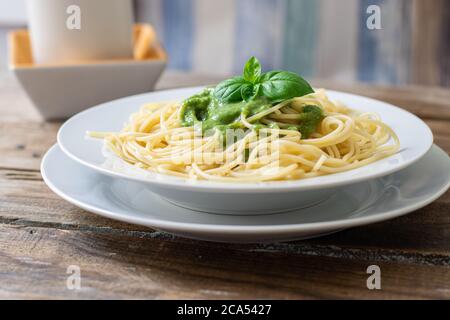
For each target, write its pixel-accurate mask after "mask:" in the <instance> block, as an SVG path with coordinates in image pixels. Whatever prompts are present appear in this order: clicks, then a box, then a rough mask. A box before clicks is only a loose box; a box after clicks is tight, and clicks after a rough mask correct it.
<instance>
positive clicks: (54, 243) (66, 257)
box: [0, 225, 450, 299]
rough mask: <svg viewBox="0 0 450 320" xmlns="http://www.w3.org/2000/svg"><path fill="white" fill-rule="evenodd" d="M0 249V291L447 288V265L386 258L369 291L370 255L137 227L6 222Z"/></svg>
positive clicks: (161, 294)
mask: <svg viewBox="0 0 450 320" xmlns="http://www.w3.org/2000/svg"><path fill="white" fill-rule="evenodd" d="M19 241H20V243H21V245H20V246H17V245H16V244H17V242H19ZM0 252H1V253H0V268H1V270H2V284H1V286H0V298H9V297H11V296H14V297H18V298H84V299H87V298H119V299H122V298H158V299H167V298H180V297H183V298H190V299H248V298H252V299H264V298H267V297H271V298H275V299H315V298H355V297H358V298H366V299H376V298H425V299H428V298H449V297H450V268H448V267H428V266H422V265H410V264H398V263H381V264H379V266H380V268H381V270H382V291H369V290H367V288H366V280H367V277H368V276H367V274H366V269H367V267H368V266H369V265H370V264H371V263H370V261H358V260H345V259H336V258H331V257H319V256H304V255H302V254H301V252H299V253H298V254H292V253H289V254H287V253H282V252H281V253H280V252H274V251H273V252H270V251H267V250H253V251H248V250H245V248H244V249H242V246H233V245H223V244H211V243H204V242H195V241H188V240H183V241H178V240H176V239H175V240H169V241H167V240H160V239H155V238H147V237H141V236H139V235H133V234H125V235H114V236H111V235H109V234H104V233H96V232H80V231H67V230H58V229H54V228H35V227H20V228H11V227H10V226H6V227H5V226H3V225H0ZM218 252H220V254H218ZM69 265H77V266H79V267H80V268H81V277H82V278H81V286H82V288H81V290H80V291H70V290H67V288H66V279H67V274H66V270H67V267H68V266H69ZM410 288H414V290H411V289H410Z"/></svg>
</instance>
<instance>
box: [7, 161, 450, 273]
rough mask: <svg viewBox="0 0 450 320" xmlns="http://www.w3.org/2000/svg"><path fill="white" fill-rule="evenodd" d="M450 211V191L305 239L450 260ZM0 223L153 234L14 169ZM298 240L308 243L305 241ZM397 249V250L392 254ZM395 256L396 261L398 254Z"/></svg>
mask: <svg viewBox="0 0 450 320" xmlns="http://www.w3.org/2000/svg"><path fill="white" fill-rule="evenodd" d="M449 211H450V192H447V193H446V194H445V195H444V196H443V197H441V198H440V199H439V200H438V201H436V202H435V203H433V204H431V205H430V206H428V207H426V208H424V209H422V210H419V211H417V212H415V213H413V214H410V215H408V216H405V217H402V218H398V219H395V220H393V221H387V222H384V223H380V224H375V225H370V226H365V227H360V228H356V229H352V230H348V231H345V232H342V233H338V234H336V235H332V236H329V237H326V238H323V239H316V240H309V241H307V242H306V243H307V244H308V245H317V246H318V247H317V248H316V250H319V249H323V248H328V247H329V246H333V247H332V248H333V250H331V251H330V254H333V255H335V256H341V257H348V256H351V255H352V253H351V252H352V250H353V249H355V248H356V249H358V250H363V249H364V250H373V249H375V248H376V249H377V250H375V251H373V256H372V257H373V259H374V260H377V259H378V260H380V261H383V260H384V259H385V258H384V257H391V256H402V254H404V256H405V258H404V259H405V260H407V259H409V260H410V262H412V263H423V264H434V263H436V264H441V265H447V264H448V265H450V228H449V226H450V216H449V215H448V212H449ZM0 222H1V223H4V224H8V225H11V226H36V227H40V226H42V227H47V228H51V227H55V228H59V229H66V230H86V231H97V232H100V231H101V232H104V233H108V232H109V233H117V232H118V233H123V232H128V231H132V232H135V231H139V232H143V233H148V234H152V233H153V230H150V229H149V228H145V227H141V226H134V225H129V224H125V223H121V222H117V221H113V220H109V219H106V218H102V217H99V216H96V215H94V214H91V213H88V212H85V211H84V210H81V209H78V208H76V207H75V206H73V205H71V204H69V203H67V202H65V201H64V200H62V199H60V198H59V197H58V196H57V195H55V194H53V193H52V192H51V191H50V190H48V188H47V187H46V186H45V185H44V183H43V181H42V180H41V178H40V174H39V173H38V172H25V173H24V172H21V171H13V170H3V171H2V170H0ZM418 233H420V235H421V236H420V237H417V234H418ZM381 234H382V235H383V236H382V237H380V235H381ZM295 245H296V246H298V248H300V249H301V248H303V243H301V244H300V243H297V244H295ZM392 250H397V252H394V253H393V252H391V251H392ZM326 251H327V252H328V251H329V249H326ZM412 253H416V256H414V255H412V256H410V255H411V254H412ZM406 256H408V258H406ZM434 256H437V257H434ZM360 258H362V257H360ZM428 258H429V259H428ZM389 259H390V258H389ZM392 259H394V260H395V257H393V258H392ZM388 261H390V260H388Z"/></svg>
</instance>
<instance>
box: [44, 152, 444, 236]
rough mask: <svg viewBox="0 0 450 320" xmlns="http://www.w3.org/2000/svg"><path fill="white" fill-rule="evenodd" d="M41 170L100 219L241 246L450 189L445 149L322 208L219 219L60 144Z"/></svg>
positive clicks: (363, 219) (386, 213) (369, 219)
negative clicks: (108, 171) (112, 173)
mask: <svg viewBox="0 0 450 320" xmlns="http://www.w3.org/2000/svg"><path fill="white" fill-rule="evenodd" d="M41 172H42V176H43V178H44V180H45V182H46V183H47V185H48V186H49V187H50V188H51V189H52V190H53V191H54V192H55V193H56V194H58V195H59V196H61V197H62V198H64V199H65V200H67V201H69V202H71V203H72V204H74V205H76V206H78V207H80V208H83V209H85V210H88V211H91V212H94V213H97V214H99V215H101V216H104V217H108V218H111V219H115V220H120V221H123V222H128V223H133V224H138V225H143V226H148V227H151V228H155V229H158V230H163V231H167V232H170V233H173V234H177V235H180V236H184V237H189V238H194V239H201V240H208V241H221V242H242V243H244V242H273V241H288V240H298V239H305V238H311V237H317V236H321V235H325V234H329V233H333V232H337V231H340V230H343V229H347V228H352V227H357V226H362V225H366V224H371V223H376V222H381V221H384V220H389V219H393V218H396V217H399V216H401V215H404V214H407V213H409V212H412V211H414V210H417V209H420V208H422V207H424V206H426V205H428V204H429V203H431V202H433V201H434V200H436V199H437V198H438V197H440V196H441V195H442V194H444V193H445V192H446V191H447V190H448V188H449V186H450V158H449V157H448V155H447V154H446V153H445V152H443V151H442V150H441V149H439V148H438V147H433V148H432V149H431V150H430V151H429V152H428V153H427V155H426V156H425V157H424V158H423V159H421V160H420V161H418V162H417V163H416V164H414V165H412V166H410V167H408V168H407V169H404V170H402V171H399V172H397V173H395V174H392V175H389V176H386V177H384V178H378V179H374V180H371V181H368V182H362V183H358V184H355V185H351V186H347V187H345V188H338V190H336V192H335V193H334V195H333V196H331V197H330V198H328V199H327V200H326V201H324V202H322V203H320V204H317V205H316V206H313V207H310V208H307V209H303V210H300V211H299V210H297V211H292V212H289V213H284V214H276V215H264V216H231V215H214V214H206V213H201V212H196V211H191V210H187V209H183V208H180V207H178V206H175V205H172V204H170V203H168V202H166V201H165V200H163V199H161V198H160V197H158V196H157V195H155V194H153V193H150V192H148V190H147V189H146V188H145V187H143V184H142V183H139V182H133V181H126V180H123V179H115V178H111V177H109V176H105V175H102V174H99V173H98V172H96V171H93V170H91V169H89V168H87V167H85V166H82V165H80V164H79V163H77V162H75V161H73V160H72V159H70V158H68V157H67V156H66V155H65V154H64V153H63V152H62V151H61V150H60V148H59V147H58V146H54V147H53V148H51V149H50V151H49V152H48V153H47V154H46V156H45V157H44V159H43V162H42V167H41ZM149 203H151V205H150V206H149Z"/></svg>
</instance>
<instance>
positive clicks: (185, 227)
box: [41, 144, 450, 236]
mask: <svg viewBox="0 0 450 320" xmlns="http://www.w3.org/2000/svg"><path fill="white" fill-rule="evenodd" d="M57 148H60V147H59V146H58V144H55V145H53V146H52V147H51V148H50V149H49V150H48V151H47V153H46V154H45V156H44V157H43V160H42V162H41V175H42V178H43V180H44V182H45V183H46V184H47V186H48V187H49V188H50V189H51V190H52V191H53V192H54V193H55V194H57V195H58V196H60V197H61V198H62V199H64V200H66V201H67V202H69V203H71V204H73V205H75V206H77V207H79V208H82V209H84V210H86V211H89V212H92V213H94V214H97V215H100V216H102V217H106V218H109V219H113V220H117V221H121V222H125V223H131V224H136V225H141V226H146V227H150V228H155V229H160V230H164V231H169V232H197V233H201V232H203V233H205V232H220V233H221V234H227V235H233V236H239V235H242V236H244V235H259V236H261V235H270V234H273V233H277V234H278V235H280V234H281V235H288V234H292V233H296V232H319V231H320V232H323V231H325V232H326V231H327V230H342V229H348V228H353V227H358V226H363V225H369V224H374V223H378V222H382V221H387V220H391V219H394V218H398V217H401V216H404V215H406V214H408V213H411V212H414V211H416V210H419V209H421V208H423V207H425V206H427V205H429V204H431V203H432V202H434V201H435V200H437V199H438V198H440V197H441V196H442V195H443V194H445V193H446V192H447V191H448V189H449V188H450V179H449V181H447V183H446V185H445V186H442V187H441V188H440V189H439V191H438V192H436V193H435V194H434V195H433V196H430V197H429V198H427V199H426V200H422V201H419V202H417V203H414V204H411V205H408V206H405V207H403V208H399V209H395V210H390V211H387V212H383V213H379V214H377V215H374V216H369V217H357V218H349V219H344V220H332V221H326V222H313V223H303V224H287V225H271V226H270V225H265V226H257V225H253V226H239V225H218V224H199V223H187V222H171V221H164V220H162V219H155V218H133V217H128V216H124V215H123V214H118V213H114V212H112V211H110V210H104V209H101V208H96V207H95V206H92V205H89V204H85V203H83V202H81V201H79V200H77V199H75V198H74V197H72V196H69V195H67V194H65V193H64V192H62V191H60V190H59V189H58V188H57V187H56V186H55V185H54V184H53V183H52V182H51V180H50V179H49V178H48V176H47V174H46V170H45V164H46V163H47V161H48V160H47V159H48V158H49V156H50V155H51V154H52V153H53V152H56V151H55V150H56V149H57ZM61 151H62V150H61ZM429 152H437V153H439V154H440V156H442V157H445V156H446V157H447V158H448V154H447V153H446V152H445V151H443V150H442V149H441V148H440V147H438V146H436V145H433V147H432V148H431V150H430V151H429ZM63 154H64V153H63ZM66 156H67V155H66ZM449 163H450V162H449ZM78 164H79V163H78ZM79 165H80V164H79ZM99 176H101V175H99Z"/></svg>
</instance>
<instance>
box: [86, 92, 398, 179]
mask: <svg viewBox="0 0 450 320" xmlns="http://www.w3.org/2000/svg"><path fill="white" fill-rule="evenodd" d="M311 105H312V106H316V107H318V108H320V109H321V110H322V112H323V118H322V119H321V121H320V122H319V123H318V125H317V126H316V128H315V129H314V132H312V133H311V135H310V136H308V137H305V136H302V132H301V130H295V128H298V126H299V125H300V124H301V121H302V120H301V116H300V115H301V114H302V112H304V110H305V108H306V107H307V106H311ZM182 109H183V104H182V103H180V102H166V103H152V104H148V105H145V106H143V107H142V108H141V109H140V111H139V112H137V113H135V114H133V115H132V116H131V118H130V120H129V123H128V124H127V125H126V126H125V127H124V128H123V130H122V131H120V132H111V133H101V132H89V133H88V134H89V136H90V137H93V138H98V139H103V140H104V142H105V146H106V148H107V149H108V150H110V151H112V153H113V154H114V155H115V156H116V157H118V158H120V159H121V160H122V161H125V162H127V163H129V164H131V165H134V166H136V167H138V168H141V169H145V170H149V171H152V172H156V173H161V174H168V175H173V176H178V177H181V178H186V179H199V180H210V181H222V182H247V183H249V182H265V181H283V180H298V179H305V178H311V177H317V176H322V175H327V174H334V173H339V172H344V171H348V170H352V169H356V168H359V167H363V166H366V165H368V164H370V163H373V162H376V161H378V160H380V159H383V158H386V157H389V156H391V155H394V154H395V153H397V152H398V150H399V148H400V142H399V139H398V137H397V135H396V134H395V132H394V131H393V130H392V129H391V128H390V127H389V126H388V125H386V124H385V123H383V122H382V121H381V119H380V118H379V116H378V115H376V114H374V113H357V112H355V111H353V110H351V109H349V108H347V107H346V106H345V105H343V104H342V103H337V102H333V101H331V100H330V99H329V98H328V97H327V95H326V92H325V90H318V91H317V92H315V93H312V94H308V95H305V96H303V97H297V98H292V99H289V100H286V101H283V102H281V103H277V104H275V105H273V106H272V107H270V108H269V109H266V110H262V111H260V112H259V113H257V114H254V115H251V116H246V115H244V114H242V115H241V116H240V118H239V119H238V121H237V125H238V126H237V128H235V129H233V131H232V132H231V133H232V134H233V136H232V137H231V138H230V136H229V135H228V134H229V133H228V132H226V133H224V132H223V130H219V129H215V130H211V132H209V133H207V134H205V133H204V132H202V131H201V130H199V128H197V127H195V126H187V127H185V126H183V125H182ZM236 132H239V134H236Z"/></svg>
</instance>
